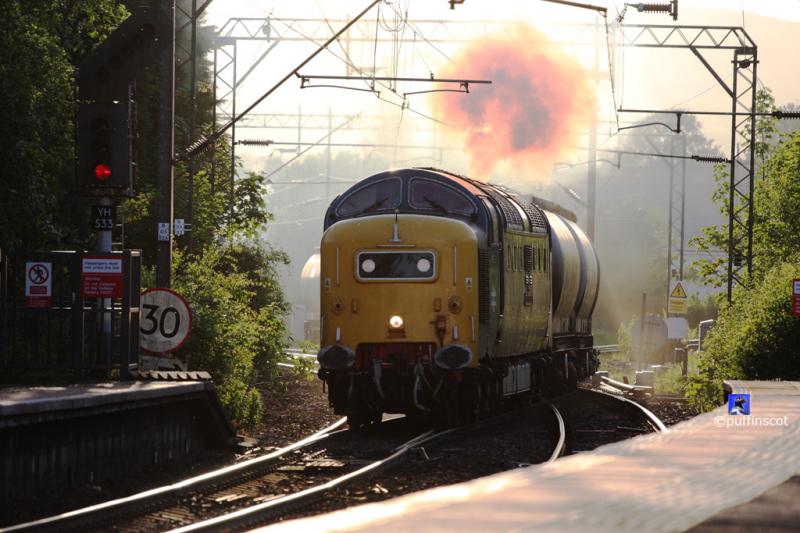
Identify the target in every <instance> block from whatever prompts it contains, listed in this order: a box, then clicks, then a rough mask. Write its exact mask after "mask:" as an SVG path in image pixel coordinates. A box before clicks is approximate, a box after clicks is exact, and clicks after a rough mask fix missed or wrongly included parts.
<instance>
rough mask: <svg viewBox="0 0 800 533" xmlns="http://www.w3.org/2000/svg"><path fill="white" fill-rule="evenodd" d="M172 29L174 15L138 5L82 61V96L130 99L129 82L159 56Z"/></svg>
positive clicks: (106, 99) (79, 83)
mask: <svg viewBox="0 0 800 533" xmlns="http://www.w3.org/2000/svg"><path fill="white" fill-rule="evenodd" d="M170 30H171V25H170V18H169V17H168V16H167V15H166V14H165V13H164V12H163V11H162V10H161V9H159V8H139V9H136V10H135V11H134V12H133V14H131V16H130V17H128V18H127V19H125V21H124V22H123V23H122V24H120V25H119V26H118V27H117V29H116V30H114V32H112V33H111V35H109V36H108V38H107V39H106V40H105V41H103V42H102V43H100V44H99V45H98V46H97V47H96V48H95V49H94V50H93V51H92V52H91V53H90V54H89V55H88V56H86V58H84V60H83V61H82V62H81V64H80V65H79V68H78V90H79V92H80V97H81V99H83V100H94V101H102V102H110V101H113V100H118V101H121V100H127V99H128V85H129V84H130V83H131V81H132V80H133V79H134V78H135V77H136V74H137V73H138V72H139V71H141V70H142V69H143V68H144V67H145V66H146V65H147V64H150V63H153V61H154V60H155V59H156V58H157V55H158V54H159V53H160V52H161V50H162V49H163V47H164V46H165V45H166V44H167V43H168V41H169V37H170Z"/></svg>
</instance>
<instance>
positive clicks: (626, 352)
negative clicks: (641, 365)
mask: <svg viewBox="0 0 800 533" xmlns="http://www.w3.org/2000/svg"><path fill="white" fill-rule="evenodd" d="M635 322H636V317H633V318H632V319H631V320H630V322H628V323H627V324H625V323H622V324H620V325H619V329H618V330H617V347H618V349H619V354H620V355H621V356H623V357H624V359H625V360H626V361H630V359H631V352H632V341H631V328H632V327H633V324H634V323H635Z"/></svg>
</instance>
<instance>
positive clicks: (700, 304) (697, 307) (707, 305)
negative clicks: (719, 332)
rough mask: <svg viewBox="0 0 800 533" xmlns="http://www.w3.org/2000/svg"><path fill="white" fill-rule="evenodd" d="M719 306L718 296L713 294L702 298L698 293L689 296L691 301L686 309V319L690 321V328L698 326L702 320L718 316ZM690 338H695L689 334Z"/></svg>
mask: <svg viewBox="0 0 800 533" xmlns="http://www.w3.org/2000/svg"><path fill="white" fill-rule="evenodd" d="M717 313H719V307H718V305H717V298H716V297H714V296H713V295H711V294H709V295H706V297H705V299H702V298H700V297H699V296H698V295H697V294H692V295H691V296H689V302H688V305H687V309H686V321H687V322H688V323H689V328H690V329H695V328H697V325H698V324H699V323H700V321H701V320H709V319H715V318H717ZM689 338H690V339H691V338H695V337H692V336H691V335H689Z"/></svg>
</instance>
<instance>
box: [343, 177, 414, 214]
mask: <svg viewBox="0 0 800 533" xmlns="http://www.w3.org/2000/svg"><path fill="white" fill-rule="evenodd" d="M400 190H401V183H400V179H399V178H388V179H385V180H380V181H376V182H373V183H369V184H367V185H365V186H363V187H361V188H360V189H357V190H355V191H353V192H351V193H350V194H348V195H347V196H345V197H344V198H343V199H342V201H341V203H340V204H339V207H337V208H336V214H337V215H338V216H340V217H352V216H356V215H362V214H364V213H371V212H373V211H386V210H389V209H395V208H396V207H399V206H400V201H401V199H402V195H401V193H400Z"/></svg>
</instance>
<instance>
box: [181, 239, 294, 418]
mask: <svg viewBox="0 0 800 533" xmlns="http://www.w3.org/2000/svg"><path fill="white" fill-rule="evenodd" d="M259 253H260V252H259V251H258V250H257V249H255V250H254V249H253V248H249V247H248V246H247V245H244V244H240V245H237V246H224V245H219V246H213V245H212V246H208V247H206V249H205V250H204V252H203V253H202V254H200V255H197V256H195V257H193V258H192V259H191V260H187V259H186V258H185V257H181V258H179V260H178V261H177V263H178V268H177V272H176V276H175V283H174V286H175V289H176V290H177V291H178V292H180V293H181V294H183V295H184V296H185V297H186V299H187V300H188V301H189V302H190V304H191V306H192V313H193V333H192V338H191V344H190V346H189V347H187V348H186V351H185V353H183V354H178V355H179V356H180V355H183V356H184V357H186V353H188V352H189V351H191V365H192V367H194V368H200V369H203V370H207V371H209V372H211V374H212V376H214V377H215V382H216V383H217V386H218V389H219V393H220V398H221V399H222V401H223V403H224V404H225V405H226V406H227V407H228V408H229V409H230V410H231V412H232V413H233V414H234V415H235V417H236V419H237V420H238V421H239V422H240V423H241V424H243V425H252V424H254V423H256V422H257V421H258V420H259V419H260V417H261V415H262V414H263V405H262V403H261V398H260V396H259V395H258V392H257V391H256V390H255V389H254V388H253V386H252V384H253V383H254V382H255V379H256V377H257V376H258V375H261V376H263V375H269V374H274V373H275V371H276V368H277V367H276V365H275V363H276V362H277V360H278V358H279V357H280V355H281V354H282V353H283V338H284V326H283V321H282V320H281V318H282V316H283V306H284V305H285V304H284V303H283V295H282V293H281V292H280V291H279V290H278V291H277V292H276V288H275V286H274V285H273V284H272V282H273V280H272V279H269V277H268V276H267V279H266V281H265V279H264V278H262V277H260V275H259V273H258V272H255V273H254V272H251V271H242V270H240V268H239V266H238V265H239V263H240V260H241V256H242V255H246V254H250V255H258V254H259ZM254 302H262V303H264V305H263V306H255V305H254Z"/></svg>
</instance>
